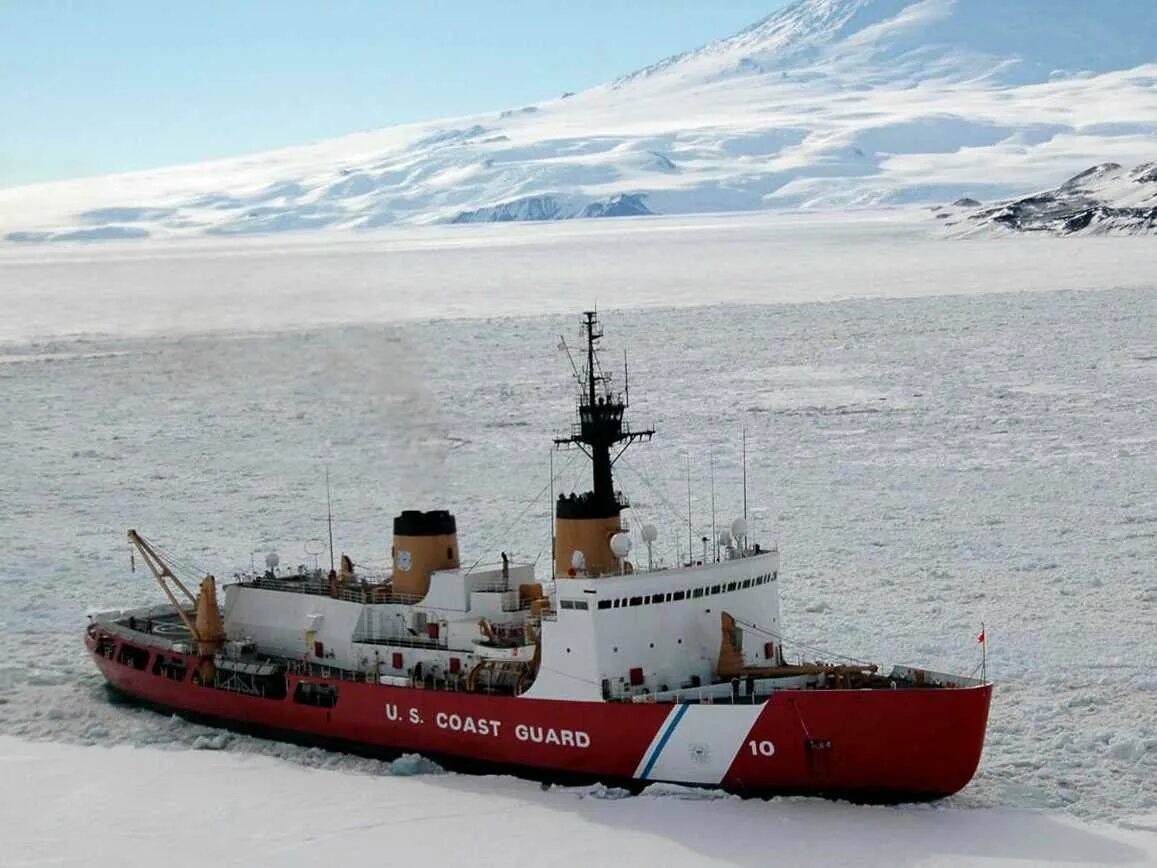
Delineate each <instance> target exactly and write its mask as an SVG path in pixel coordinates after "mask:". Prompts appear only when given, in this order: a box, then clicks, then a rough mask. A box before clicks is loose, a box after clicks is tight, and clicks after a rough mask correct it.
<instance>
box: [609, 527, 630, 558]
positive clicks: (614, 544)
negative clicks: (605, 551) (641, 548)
mask: <svg viewBox="0 0 1157 868" xmlns="http://www.w3.org/2000/svg"><path fill="white" fill-rule="evenodd" d="M611 551H613V552H614V553H615V557H617V558H625V557H626V556H627V555H629V554H630V553H631V535H630V534H629V533H617V534H615V535H614V536H613V537H611Z"/></svg>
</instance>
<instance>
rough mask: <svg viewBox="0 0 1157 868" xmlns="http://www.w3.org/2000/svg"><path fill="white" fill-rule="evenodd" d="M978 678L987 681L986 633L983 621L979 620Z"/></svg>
mask: <svg viewBox="0 0 1157 868" xmlns="http://www.w3.org/2000/svg"><path fill="white" fill-rule="evenodd" d="M980 680H981V681H983V682H984V683H985V684H987V683H988V633H986V632H985V630H984V622H983V621H981V622H980Z"/></svg>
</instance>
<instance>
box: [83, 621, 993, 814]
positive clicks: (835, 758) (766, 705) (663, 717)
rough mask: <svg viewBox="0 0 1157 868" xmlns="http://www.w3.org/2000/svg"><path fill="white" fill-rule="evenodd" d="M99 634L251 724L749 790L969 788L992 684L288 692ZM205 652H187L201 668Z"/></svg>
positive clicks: (361, 685)
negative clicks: (233, 682) (604, 695)
mask: <svg viewBox="0 0 1157 868" xmlns="http://www.w3.org/2000/svg"><path fill="white" fill-rule="evenodd" d="M97 636H98V634H95V633H94V632H92V631H90V633H89V635H88V636H87V637H86V644H87V645H88V647H89V650H90V651H91V652H92V654H93V659H94V660H95V662H96V664H97V666H98V667H99V668H100V670H101V672H102V673H103V674H104V676H105V678H106V679H107V680H108V682H109V683H110V684H111V685H112V686H113V687H115V688H116V689H117V690H119V691H120V692H122V693H124V694H126V695H127V696H129V697H131V698H132V699H135V700H137V701H141V702H144V703H148V704H150V705H154V706H157V707H160V708H163V709H166V710H169V711H173V712H178V713H183V714H186V715H190V716H195V717H200V718H206V719H211V720H213V721H218V722H221V723H223V724H226V725H235V726H238V727H243V728H245V729H246V730H248V731H256V732H265V733H269V734H275V735H279V736H282V737H288V738H293V739H301V740H304V741H322V742H331V743H340V744H345V745H349V746H356V747H357V748H358V749H361V750H369V751H374V752H377V751H380V752H383V753H386V752H390V753H393V752H418V753H423V754H427V755H431V756H437V757H453V758H458V759H461V760H463V761H466V762H469V763H475V764H483V765H485V766H488V767H494V768H504V769H507V770H510V771H515V772H517V771H520V770H522V771H526V772H532V773H534V774H535V775H536V776H538V777H544V776H545V777H547V778H549V777H550V776H551V775H557V776H558V777H559V778H560V779H575V778H582V779H597V780H601V781H603V782H604V783H625V782H631V783H633V784H635V785H638V784H639V783H641V782H650V781H671V782H676V783H687V784H696V785H707V786H717V787H720V788H722V789H725V790H728V791H731V792H735V793H740V794H743V795H770V794H777V793H814V794H824V795H840V796H846V797H852V798H858V799H862V800H873V801H902V800H914V799H932V798H938V797H941V796H946V795H949V794H951V793H954V792H957V791H958V790H960V789H961V788H963V787H964V786H965V785H966V784H967V783H968V782H969V781H970V780H971V779H972V776H973V774H974V773H975V771H976V768H977V765H978V764H979V761H980V755H981V750H982V748H983V744H984V735H985V729H986V726H987V720H988V708H989V701H990V699H991V695H992V687H991V685H987V684H986V685H981V686H976V687H958V688H900V689H895V690H879V689H877V690H839V689H823V690H794V689H784V690H779V691H776V692H775V693H773V694H772V696H771V697H770V698H768V699H766V700H765V701H761V702H758V703H754V704H746V703H744V701H743V699H742V698H741V699H739V701H738V702H736V703H734V704H732V703H716V704H699V703H695V704H672V703H622V702H576V701H561V700H543V699H524V698H514V697H509V696H490V695H485V694H476V693H456V692H447V691H440V690H428V689H421V688H413V687H394V686H386V685H380V684H374V683H372V682H364V681H345V680H335V679H324V678H314V677H308V676H298V675H293V674H290V675H288V676H287V680H288V691H287V695H286V696H285V697H284V698H282V699H269V698H262V697H256V696H251V695H246V694H243V693H237V692H233V691H230V690H223V689H219V688H216V687H206V686H200V685H198V684H196V683H194V681H193V679H192V676H191V675H186V676H184V677H182V678H180V679H179V680H174V679H173V678H170V677H166V676H165V675H164V674H154V673H153V666H152V661H153V653H152V652H149V658H148V662H147V663H146V664H145V665H144V666H143V667H142V668H137V666H134V665H132V664H131V663H130V664H126V663H122V662H118V656H119V655H116V654H111V655H109V656H105V655H104V654H101V653H98V652H97ZM109 638H111V637H109ZM117 641H118V642H119V641H121V640H119V639H118V640H117ZM147 650H148V649H145V648H141V649H140V651H141V652H142V653H144V652H145V651H147ZM172 656H173V655H171V654H166V657H169V658H172ZM197 662H198V661H197V658H196V657H195V656H192V655H190V656H188V657H187V664H188V672H189V673H192V672H193V671H194V669H195V668H196V664H197ZM138 665H140V661H138ZM301 683H308V684H314V685H317V684H328V685H334V686H335V687H336V689H337V690H338V691H339V692H338V698H337V701H336V702H335V703H334V704H333V706H332V707H317V706H314V705H304V704H300V703H299V702H297V701H295V699H294V697H295V693H296V689H297V686H298V685H299V684H301Z"/></svg>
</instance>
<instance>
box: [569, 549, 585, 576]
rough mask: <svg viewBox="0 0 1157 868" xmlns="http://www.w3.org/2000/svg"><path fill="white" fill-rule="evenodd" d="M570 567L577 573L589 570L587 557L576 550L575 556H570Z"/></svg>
mask: <svg viewBox="0 0 1157 868" xmlns="http://www.w3.org/2000/svg"><path fill="white" fill-rule="evenodd" d="M570 565H571V567H572V568H573V569H574V570H575V571H576V572H581V571H582V570H585V569H586V568H587V559H586V556H585V555H584V554H583V553H582V552H580V551H579V550H578V549H575V552H574V554H572V555H571V556H570Z"/></svg>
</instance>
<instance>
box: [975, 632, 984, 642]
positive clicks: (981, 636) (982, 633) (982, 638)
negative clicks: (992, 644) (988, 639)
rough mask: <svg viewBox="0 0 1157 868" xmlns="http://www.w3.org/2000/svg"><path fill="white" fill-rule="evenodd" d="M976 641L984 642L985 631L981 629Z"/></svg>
mask: <svg viewBox="0 0 1157 868" xmlns="http://www.w3.org/2000/svg"><path fill="white" fill-rule="evenodd" d="M976 641H977V642H981V643H983V642H984V631H983V630H981V631H980V635H979V636H977V637H976Z"/></svg>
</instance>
